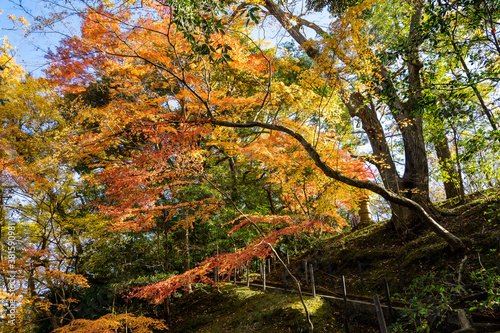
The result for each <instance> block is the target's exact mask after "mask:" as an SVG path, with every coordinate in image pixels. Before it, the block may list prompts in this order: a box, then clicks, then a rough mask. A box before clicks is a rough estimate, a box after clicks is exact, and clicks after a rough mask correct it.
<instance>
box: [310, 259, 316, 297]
mask: <svg viewBox="0 0 500 333" xmlns="http://www.w3.org/2000/svg"><path fill="white" fill-rule="evenodd" d="M309 272H310V273H311V289H312V294H313V297H314V298H316V285H315V284H314V267H313V264H309Z"/></svg>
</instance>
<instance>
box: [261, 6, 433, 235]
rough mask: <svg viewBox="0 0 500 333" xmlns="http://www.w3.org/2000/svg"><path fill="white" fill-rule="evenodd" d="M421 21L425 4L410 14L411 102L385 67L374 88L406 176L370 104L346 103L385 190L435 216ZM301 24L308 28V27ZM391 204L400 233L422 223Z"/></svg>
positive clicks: (285, 21) (311, 51)
mask: <svg viewBox="0 0 500 333" xmlns="http://www.w3.org/2000/svg"><path fill="white" fill-rule="evenodd" d="M265 7H266V8H267V10H268V11H269V13H270V14H271V15H273V16H274V17H275V18H276V19H277V20H278V22H279V23H280V24H281V25H282V26H283V27H284V28H285V29H286V30H287V31H288V33H289V34H290V36H291V37H292V38H294V39H295V41H296V42H297V43H298V44H299V45H301V46H302V47H303V48H304V50H305V51H306V53H307V55H308V56H309V57H311V58H312V59H313V60H315V61H321V60H320V58H321V57H322V55H321V53H320V52H319V50H318V49H316V48H314V47H313V46H311V44H308V43H306V42H307V39H306V38H305V36H304V35H302V34H301V33H300V30H299V29H298V27H297V26H294V25H293V24H292V23H291V21H290V19H289V16H287V15H286V13H285V12H284V11H283V10H281V8H279V7H278V6H276V5H275V4H274V3H273V2H272V1H270V0H267V1H265ZM421 20H422V4H417V5H415V10H414V12H413V13H412V17H411V25H410V31H409V35H408V39H407V41H408V51H407V54H406V58H407V67H408V82H409V90H408V96H409V97H408V100H407V101H406V102H403V101H402V100H401V98H400V97H399V95H398V93H397V90H396V87H395V86H394V83H393V81H392V79H391V77H390V75H389V71H388V70H387V68H385V66H384V65H383V64H381V63H376V68H375V70H374V74H373V76H374V82H375V83H376V84H377V85H378V86H377V87H376V88H375V89H376V91H377V93H378V94H380V95H381V96H383V97H384V98H385V100H387V105H388V106H389V108H390V109H391V113H392V115H393V117H394V120H395V121H396V123H397V125H398V128H399V130H400V132H401V135H402V138H403V143H404V151H405V170H404V175H403V177H400V176H399V174H398V172H397V169H396V167H395V164H394V161H393V159H392V157H391V153H390V149H389V145H388V144H387V141H386V137H385V133H384V130H383V127H382V125H381V123H380V120H379V118H378V116H377V113H376V110H375V107H374V106H373V105H372V103H369V102H370V101H369V100H366V98H365V97H364V96H363V95H362V94H361V93H359V92H354V93H352V94H351V95H350V97H349V98H348V99H344V103H345V105H346V106H347V108H348V110H349V113H350V115H351V117H358V118H359V119H360V120H361V123H362V127H363V130H364V131H365V133H366V134H367V136H368V139H369V141H370V144H371V147H372V151H373V158H372V159H371V160H370V161H369V162H371V163H373V164H374V165H375V166H376V167H377V169H378V171H379V173H380V176H381V178H382V181H383V182H384V186H385V188H386V189H388V190H389V191H391V192H394V193H400V194H401V195H403V196H405V197H407V198H409V199H412V200H413V201H415V202H417V203H419V204H420V205H422V206H423V207H425V208H426V209H428V212H430V213H431V214H433V213H434V209H433V206H432V204H431V203H430V199H429V167H428V163H427V153H426V149H425V140H424V135H423V118H422V115H421V114H420V113H421V110H420V109H421V107H420V103H421V99H422V84H421V79H420V70H421V68H422V63H421V62H420V60H419V48H420V45H421V43H422V39H421V36H420V35H419V27H420V25H421ZM302 21H304V20H302ZM302 24H303V25H306V26H310V25H308V24H305V23H302ZM312 28H313V29H314V30H316V32H317V33H319V34H320V35H324V33H322V31H321V28H319V27H317V26H315V25H314V26H313V27H312ZM318 30H320V31H318ZM390 205H391V208H392V212H393V217H392V219H391V221H392V223H393V225H394V227H395V229H396V230H399V231H403V232H404V231H406V230H408V229H409V228H413V227H415V226H418V225H419V224H420V222H421V221H420V218H419V217H418V215H417V214H415V213H414V212H413V211H412V210H411V209H409V208H408V207H406V206H401V205H399V204H397V203H395V202H390Z"/></svg>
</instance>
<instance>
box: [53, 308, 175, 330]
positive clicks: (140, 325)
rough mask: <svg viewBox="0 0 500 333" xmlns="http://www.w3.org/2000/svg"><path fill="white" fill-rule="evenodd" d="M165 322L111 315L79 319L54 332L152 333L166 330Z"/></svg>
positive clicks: (128, 315) (124, 314)
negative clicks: (93, 318)
mask: <svg viewBox="0 0 500 333" xmlns="http://www.w3.org/2000/svg"><path fill="white" fill-rule="evenodd" d="M165 329H167V327H166V326H165V324H164V323H163V320H160V319H153V318H149V317H145V316H138V317H136V316H134V315H133V314H130V313H122V314H118V315H115V314H112V313H109V314H107V315H105V316H102V317H101V318H99V319H96V320H87V319H77V320H73V321H72V322H71V323H70V324H68V325H66V326H64V327H61V328H58V329H56V330H54V332H55V333H70V332H71V333H89V332H92V333H117V332H131V333H152V332H154V331H155V330H165Z"/></svg>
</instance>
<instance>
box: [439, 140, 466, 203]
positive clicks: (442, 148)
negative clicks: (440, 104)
mask: <svg viewBox="0 0 500 333" xmlns="http://www.w3.org/2000/svg"><path fill="white" fill-rule="evenodd" d="M440 134H441V135H440V136H439V137H438V138H436V140H435V142H434V147H435V148H436V155H437V158H438V162H439V168H440V169H441V172H443V173H445V174H446V175H447V177H446V179H445V180H444V181H443V184H444V191H445V194H446V199H451V198H457V197H458V198H460V199H463V198H464V197H465V193H464V189H463V187H462V186H460V183H461V182H460V180H459V178H458V177H459V175H458V172H457V170H456V169H455V167H454V166H453V164H452V159H451V151H450V146H449V143H448V139H447V138H446V136H445V135H444V133H440Z"/></svg>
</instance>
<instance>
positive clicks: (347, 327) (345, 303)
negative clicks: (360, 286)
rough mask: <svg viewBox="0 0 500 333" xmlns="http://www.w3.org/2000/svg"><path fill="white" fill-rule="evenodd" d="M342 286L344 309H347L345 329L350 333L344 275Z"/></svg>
mask: <svg viewBox="0 0 500 333" xmlns="http://www.w3.org/2000/svg"><path fill="white" fill-rule="evenodd" d="M341 284H342V296H343V297H344V309H345V322H344V328H345V332H346V333H349V311H348V310H347V290H346V288H345V277H344V276H343V275H342V278H341Z"/></svg>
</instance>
